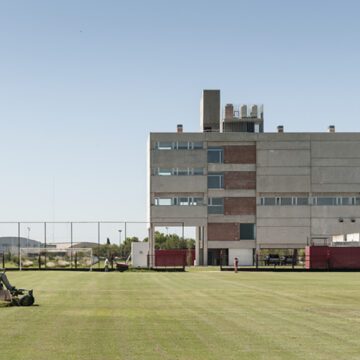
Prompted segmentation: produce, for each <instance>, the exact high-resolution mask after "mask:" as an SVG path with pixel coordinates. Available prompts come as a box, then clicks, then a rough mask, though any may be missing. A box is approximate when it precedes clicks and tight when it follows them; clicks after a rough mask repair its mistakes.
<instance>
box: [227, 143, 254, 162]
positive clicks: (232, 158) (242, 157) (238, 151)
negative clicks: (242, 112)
mask: <svg viewBox="0 0 360 360" xmlns="http://www.w3.org/2000/svg"><path fill="white" fill-rule="evenodd" d="M224 163H225V164H256V146H255V145H238V146H237V145H235V146H230V145H229V146H224Z"/></svg>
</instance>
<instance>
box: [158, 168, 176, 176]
mask: <svg viewBox="0 0 360 360" xmlns="http://www.w3.org/2000/svg"><path fill="white" fill-rule="evenodd" d="M173 170H174V169H165V168H157V169H155V175H159V176H170V175H173Z"/></svg>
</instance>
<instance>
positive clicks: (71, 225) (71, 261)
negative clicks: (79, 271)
mask: <svg viewBox="0 0 360 360" xmlns="http://www.w3.org/2000/svg"><path fill="white" fill-rule="evenodd" d="M70 249H71V250H70V269H72V267H73V223H72V222H71V223H70Z"/></svg>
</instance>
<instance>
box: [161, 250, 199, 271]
mask: <svg viewBox="0 0 360 360" xmlns="http://www.w3.org/2000/svg"><path fill="white" fill-rule="evenodd" d="M194 260H195V250H183V249H176V250H155V266H168V267H172V266H183V265H184V264H185V266H192V265H194Z"/></svg>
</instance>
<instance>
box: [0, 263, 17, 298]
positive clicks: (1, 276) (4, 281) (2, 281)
mask: <svg viewBox="0 0 360 360" xmlns="http://www.w3.org/2000/svg"><path fill="white" fill-rule="evenodd" d="M0 271H2V273H0V290H3V284H4V285H5V287H6V288H7V289H8V290H9V291H10V292H11V293H14V292H15V291H16V287H15V286H12V285H11V284H10V282H9V280H8V278H7V276H6V275H5V272H6V269H1V268H0Z"/></svg>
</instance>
